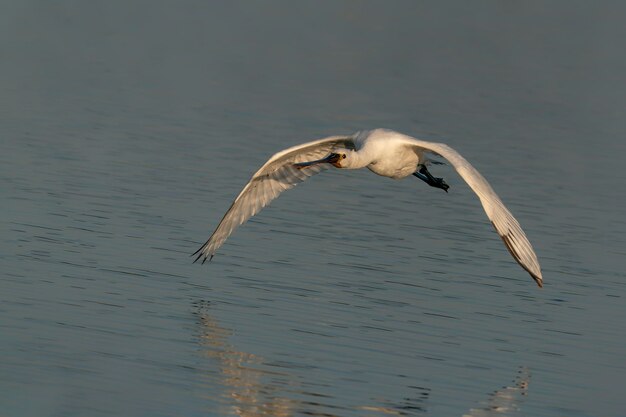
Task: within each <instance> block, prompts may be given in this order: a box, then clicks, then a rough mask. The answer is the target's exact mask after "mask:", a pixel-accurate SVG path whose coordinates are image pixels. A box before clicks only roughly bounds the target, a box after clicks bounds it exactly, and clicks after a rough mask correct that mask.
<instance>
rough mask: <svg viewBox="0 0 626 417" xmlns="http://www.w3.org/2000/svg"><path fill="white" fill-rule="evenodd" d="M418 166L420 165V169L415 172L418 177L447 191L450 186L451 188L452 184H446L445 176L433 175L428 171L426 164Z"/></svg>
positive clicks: (432, 185)
mask: <svg viewBox="0 0 626 417" xmlns="http://www.w3.org/2000/svg"><path fill="white" fill-rule="evenodd" d="M418 167H419V170H418V171H416V172H414V173H413V175H415V176H416V177H417V178H419V179H420V180H422V181H424V182H425V183H426V184H428V185H430V186H431V187H435V188H441V189H442V190H444V191H445V192H446V193H447V192H448V188H450V186H449V185H448V184H446V182H445V181H444V180H443V178H435V177H433V176H432V175H431V173H430V172H429V171H428V169H427V168H426V165H418Z"/></svg>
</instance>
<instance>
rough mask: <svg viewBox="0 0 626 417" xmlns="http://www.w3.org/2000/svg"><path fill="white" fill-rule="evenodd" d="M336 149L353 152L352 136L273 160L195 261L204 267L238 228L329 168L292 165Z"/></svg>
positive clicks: (295, 148) (318, 142)
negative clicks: (266, 207) (284, 193)
mask: <svg viewBox="0 0 626 417" xmlns="http://www.w3.org/2000/svg"><path fill="white" fill-rule="evenodd" d="M338 147H343V148H346V149H354V136H330V137H328V138H325V139H319V140H316V141H313V142H308V143H303V144H301V145H297V146H293V147H291V148H288V149H285V150H283V151H280V152H278V153H277V154H275V155H274V156H272V157H271V158H270V159H269V160H268V161H267V162H266V163H265V164H264V165H263V166H262V167H261V168H260V169H259V170H258V171H257V172H256V173H255V174H254V175H253V176H252V178H251V179H250V181H249V182H248V184H246V186H245V187H244V188H243V190H241V192H240V193H239V195H238V196H237V198H235V201H233V204H232V205H231V206H230V208H229V209H228V211H227V212H226V214H225V215H224V218H222V221H221V222H220V224H219V225H218V226H217V228H216V229H215V231H214V232H213V234H212V235H211V237H210V238H209V240H207V241H206V243H205V244H204V245H202V247H201V248H200V249H198V250H197V251H196V252H195V253H194V255H196V254H197V255H198V257H197V258H196V261H197V260H198V259H200V258H202V262H203V263H204V261H206V260H207V258H209V259H210V258H212V257H213V255H215V252H216V251H217V249H218V248H219V247H220V246H222V244H223V243H224V241H225V240H226V239H227V238H228V236H230V235H231V234H232V233H233V231H234V230H235V228H237V226H239V225H240V224H242V223H244V222H246V221H247V220H248V219H249V218H250V217H252V216H254V215H255V214H256V213H258V212H259V211H260V210H261V209H262V208H263V207H265V206H267V205H268V204H269V203H270V202H271V201H272V200H274V199H275V198H276V197H278V195H279V194H280V193H282V192H283V191H285V190H288V189H290V188H293V187H295V186H296V185H298V184H299V183H301V182H303V181H304V180H306V179H307V178H309V177H311V176H313V175H315V174H317V173H319V172H321V171H323V170H325V169H327V168H328V167H329V166H330V164H317V165H313V166H309V167H306V168H302V169H298V168H296V167H294V164H295V163H299V162H308V161H313V160H316V159H320V158H323V157H324V156H326V155H328V154H329V153H331V151H332V150H333V149H335V148H338ZM194 262H195V261H194Z"/></svg>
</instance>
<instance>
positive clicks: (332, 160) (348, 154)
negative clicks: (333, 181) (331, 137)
mask: <svg viewBox="0 0 626 417" xmlns="http://www.w3.org/2000/svg"><path fill="white" fill-rule="evenodd" d="M354 159H355V155H354V151H352V150H349V149H343V148H338V149H335V150H333V152H331V153H330V154H328V156H326V157H324V158H322V159H318V160H317V161H310V162H299V163H296V164H294V165H295V167H296V168H298V169H302V168H306V167H310V166H313V165H317V164H322V163H326V164H331V165H333V166H334V167H336V168H351V167H352V165H353V162H354Z"/></svg>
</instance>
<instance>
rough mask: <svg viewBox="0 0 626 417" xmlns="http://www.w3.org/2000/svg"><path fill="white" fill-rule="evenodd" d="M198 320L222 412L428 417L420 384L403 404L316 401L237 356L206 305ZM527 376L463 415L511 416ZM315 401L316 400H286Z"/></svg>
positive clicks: (285, 378) (253, 360)
mask: <svg viewBox="0 0 626 417" xmlns="http://www.w3.org/2000/svg"><path fill="white" fill-rule="evenodd" d="M196 307H197V319H198V324H199V325H200V331H199V337H200V344H201V347H202V353H203V354H204V355H205V356H206V357H208V358H211V359H216V360H217V361H218V362H219V374H218V375H216V378H217V380H218V383H219V384H220V385H221V386H222V387H224V391H223V396H224V397H226V400H225V403H226V404H227V405H226V406H225V407H226V408H227V409H226V410H220V411H221V413H223V414H233V415H238V416H242V417H266V416H272V417H288V416H293V415H303V414H304V415H309V416H324V417H338V415H337V414H334V413H333V412H331V411H330V410H337V411H336V412H341V410H352V411H354V410H355V409H356V410H359V411H361V412H363V413H364V414H363V415H365V416H372V417H374V416H386V415H396V416H415V415H425V414H426V402H427V401H428V398H429V395H430V389H429V388H424V387H418V386H411V387H409V388H410V389H411V390H412V391H411V392H412V393H411V396H410V397H407V398H403V399H402V400H400V401H398V400H388V399H384V398H374V399H373V404H371V405H357V406H354V407H342V406H338V405H336V404H333V405H331V404H322V403H320V402H318V401H319V400H320V399H322V398H324V397H326V396H325V395H322V394H314V393H311V392H309V391H306V392H305V390H302V389H300V388H299V385H300V384H299V383H298V382H297V381H296V378H294V377H292V376H290V375H289V374H286V373H281V372H273V371H272V372H270V371H268V370H265V369H263V368H264V366H263V365H264V359H263V358H262V357H259V356H257V355H254V354H252V353H246V352H240V351H238V350H236V349H235V348H234V347H233V346H232V345H231V344H230V343H229V342H228V338H229V337H230V336H231V334H232V332H231V331H230V330H228V329H224V328H222V327H220V326H219V324H218V323H217V321H216V320H215V319H214V318H213V317H212V316H211V315H210V314H209V311H208V310H209V303H208V302H206V301H200V302H198V303H197V304H196ZM528 381H529V372H528V370H527V369H526V368H522V369H521V370H520V371H519V374H518V377H517V378H516V380H515V383H514V385H513V386H510V387H504V388H502V389H500V390H498V391H495V392H494V393H492V394H490V395H489V398H488V400H487V401H486V402H485V405H484V407H482V408H477V409H471V410H470V411H469V414H464V415H463V417H490V416H500V417H504V416H512V415H513V414H512V413H515V412H516V411H517V410H518V409H519V403H520V400H521V399H522V398H523V397H524V396H525V395H526V393H527V389H528ZM286 394H287V395H288V394H293V397H298V396H304V397H315V398H316V399H317V400H318V401H308V400H305V399H303V400H297V399H295V398H287V397H286Z"/></svg>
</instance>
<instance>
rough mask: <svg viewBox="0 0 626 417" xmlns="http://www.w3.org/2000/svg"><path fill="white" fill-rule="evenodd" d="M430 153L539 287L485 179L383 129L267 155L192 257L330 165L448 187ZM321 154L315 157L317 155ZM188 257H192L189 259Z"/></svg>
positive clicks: (447, 154)
mask: <svg viewBox="0 0 626 417" xmlns="http://www.w3.org/2000/svg"><path fill="white" fill-rule="evenodd" d="M428 154H434V155H437V156H441V157H443V158H445V159H447V160H448V161H449V162H450V163H451V164H452V166H454V168H455V169H456V170H457V172H458V173H459V174H460V175H461V177H462V178H463V179H464V180H465V182H467V184H468V185H469V186H470V188H471V189H472V190H474V192H475V193H476V194H477V195H478V198H479V199H480V202H481V203H482V205H483V208H484V210H485V213H486V214H487V217H488V218H489V220H490V221H491V224H492V225H493V227H494V228H495V229H496V232H498V235H500V237H501V238H502V241H503V242H504V245H505V246H506V248H507V249H508V250H509V252H510V253H511V255H513V258H514V259H515V260H516V261H517V263H519V264H520V265H521V266H522V268H524V269H525V270H526V271H528V273H529V274H530V276H531V277H533V279H534V280H535V282H537V285H539V286H540V287H542V286H543V277H542V276H541V267H540V266H539V261H538V260H537V255H535V252H534V250H533V248H532V246H531V244H530V242H529V241H528V238H527V237H526V235H525V234H524V231H523V230H522V228H521V226H520V225H519V223H518V222H517V220H516V219H515V217H513V215H512V214H511V212H509V210H508V209H507V208H506V207H505V206H504V203H502V200H500V197H498V195H497V194H496V192H495V191H494V190H493V188H491V186H490V185H489V183H488V182H487V180H486V179H485V178H484V177H483V176H482V175H481V174H480V173H479V172H478V171H477V170H476V169H475V168H474V167H473V166H472V165H471V164H470V163H469V162H467V160H466V159H465V158H463V157H462V156H461V155H460V154H459V153H458V152H457V151H455V150H454V149H452V148H451V147H449V146H448V145H446V144H443V143H435V142H426V141H423V140H419V139H415V138H412V137H410V136H407V135H403V134H401V133H398V132H394V131H392V130H387V129H376V130H370V131H362V132H357V133H355V134H353V135H349V136H330V137H327V138H325V139H319V140H315V141H313V142H307V143H303V144H301V145H297V146H293V147H291V148H288V149H285V150H283V151H280V152H278V153H277V154H275V155H274V156H272V157H271V158H270V159H269V160H268V161H267V162H266V163H265V165H263V166H262V167H261V168H260V169H259V170H258V171H257V172H256V173H255V174H254V175H253V176H252V178H251V179H250V181H249V182H248V184H246V186H245V187H243V190H241V192H240V193H239V195H238V196H237V198H235V201H233V204H232V205H231V206H230V208H229V209H228V211H227V212H226V214H225V215H224V218H222V221H221V222H220V224H219V225H218V226H217V228H216V229H215V231H214V232H213V234H212V235H211V237H210V238H209V240H207V241H206V243H205V244H204V245H202V247H201V248H200V249H198V250H197V251H196V252H195V253H194V254H193V255H196V254H198V257H197V258H196V260H195V261H197V260H199V259H200V258H202V263H204V262H205V261H206V260H207V258H208V259H209V260H211V259H212V258H213V256H214V255H215V252H216V251H217V249H219V247H220V246H222V244H223V243H224V241H226V239H227V238H228V236H230V235H231V233H232V232H233V231H234V230H235V228H237V226H239V225H240V224H242V223H244V222H246V221H247V220H248V219H249V218H250V217H252V216H254V215H255V214H256V213H258V212H259V211H260V210H261V209H262V208H263V207H265V206H267V205H268V204H269V203H270V202H271V201H272V200H273V199H275V198H276V197H278V195H279V194H280V193H282V192H283V191H285V190H288V189H290V188H293V187H295V186H296V185H297V184H299V183H301V182H303V181H304V180H306V179H307V178H309V177H311V176H313V175H315V174H317V173H319V172H321V171H323V170H325V169H327V168H329V167H331V166H334V167H335V168H342V169H359V168H368V169H369V170H370V171H372V172H374V173H375V174H378V175H381V176H383V177H389V178H395V179H400V178H404V177H407V176H409V175H414V176H416V177H417V178H419V179H421V180H423V181H424V182H426V183H427V184H428V185H430V186H432V187H436V188H441V189H443V190H444V191H446V192H447V191H448V188H449V186H448V184H446V182H445V181H444V180H443V179H442V178H435V177H433V176H432V175H431V173H430V172H429V171H428V169H427V166H429V165H430V164H431V163H436V162H435V161H432V160H430V159H428ZM320 158H321V159H320ZM195 261H194V262H195Z"/></svg>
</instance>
